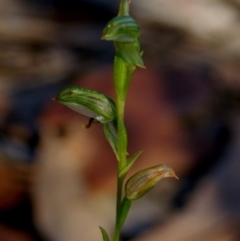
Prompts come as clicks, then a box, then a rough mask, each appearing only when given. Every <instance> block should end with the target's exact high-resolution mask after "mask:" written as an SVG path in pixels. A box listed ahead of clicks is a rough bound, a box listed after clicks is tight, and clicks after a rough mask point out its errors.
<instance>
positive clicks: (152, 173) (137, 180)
mask: <svg viewBox="0 0 240 241" xmlns="http://www.w3.org/2000/svg"><path fill="white" fill-rule="evenodd" d="M165 177H175V178H177V179H178V177H177V176H176V174H175V173H174V171H173V169H172V168H170V167H169V166H167V165H157V166H154V167H149V168H147V169H144V170H142V171H140V172H137V173H136V174H134V175H133V176H132V177H130V178H129V179H128V181H127V183H126V185H125V192H126V196H127V198H128V199H130V200H136V199H139V198H140V197H142V196H143V195H144V194H146V193H147V192H148V191H150V190H151V189H152V188H153V187H154V186H155V185H156V184H157V182H158V181H160V180H161V179H162V178H165Z"/></svg>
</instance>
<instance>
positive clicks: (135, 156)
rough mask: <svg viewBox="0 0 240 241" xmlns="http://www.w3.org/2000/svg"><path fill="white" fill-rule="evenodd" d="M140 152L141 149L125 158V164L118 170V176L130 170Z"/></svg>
mask: <svg viewBox="0 0 240 241" xmlns="http://www.w3.org/2000/svg"><path fill="white" fill-rule="evenodd" d="M141 154H142V151H138V152H136V153H135V154H133V155H132V156H131V157H129V158H128V160H127V165H126V166H125V167H124V168H123V169H122V170H121V171H120V173H119V177H122V176H125V175H126V174H127V172H128V171H129V170H130V168H131V167H132V165H133V164H134V163H135V161H136V160H137V159H138V157H139V156H140V155H141Z"/></svg>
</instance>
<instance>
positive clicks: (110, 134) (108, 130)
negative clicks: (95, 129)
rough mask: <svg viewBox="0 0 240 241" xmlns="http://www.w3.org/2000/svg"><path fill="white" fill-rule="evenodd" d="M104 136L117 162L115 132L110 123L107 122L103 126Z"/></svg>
mask: <svg viewBox="0 0 240 241" xmlns="http://www.w3.org/2000/svg"><path fill="white" fill-rule="evenodd" d="M103 130H104V135H105V137H106V138H107V140H108V142H109V144H110V146H111V147H112V149H113V152H114V153H115V156H116V157H117V160H119V156H118V152H117V132H116V129H115V127H114V124H113V123H112V122H108V123H106V124H104V126H103Z"/></svg>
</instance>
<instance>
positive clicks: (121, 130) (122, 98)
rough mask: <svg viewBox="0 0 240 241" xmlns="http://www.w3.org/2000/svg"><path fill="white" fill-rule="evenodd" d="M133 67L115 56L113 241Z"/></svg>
mask: <svg viewBox="0 0 240 241" xmlns="http://www.w3.org/2000/svg"><path fill="white" fill-rule="evenodd" d="M134 70H135V67H129V66H127V65H126V63H125V62H124V61H123V60H122V59H121V58H119V57H118V56H117V54H116V56H115V59H114V84H115V90H116V100H115V101H116V112H117V150H118V157H119V162H118V178H117V201H116V228H115V234H114V239H113V241H118V240H119V235H120V231H121V230H119V227H118V220H119V218H120V211H121V202H122V191H123V190H122V187H123V182H124V177H121V176H120V175H119V174H120V172H121V171H122V170H123V168H125V167H126V165H127V131H126V127H125V123H124V109H125V102H126V96H127V91H128V86H129V82H130V79H131V77H132V74H133V72H134Z"/></svg>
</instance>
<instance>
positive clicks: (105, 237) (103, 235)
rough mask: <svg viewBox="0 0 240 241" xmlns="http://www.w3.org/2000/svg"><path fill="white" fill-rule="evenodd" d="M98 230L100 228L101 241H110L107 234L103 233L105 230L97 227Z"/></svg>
mask: <svg viewBox="0 0 240 241" xmlns="http://www.w3.org/2000/svg"><path fill="white" fill-rule="evenodd" d="M99 228H100V230H101V233H102V237H103V241H110V239H109V237H108V234H107V232H106V231H105V229H104V228H102V227H99Z"/></svg>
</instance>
